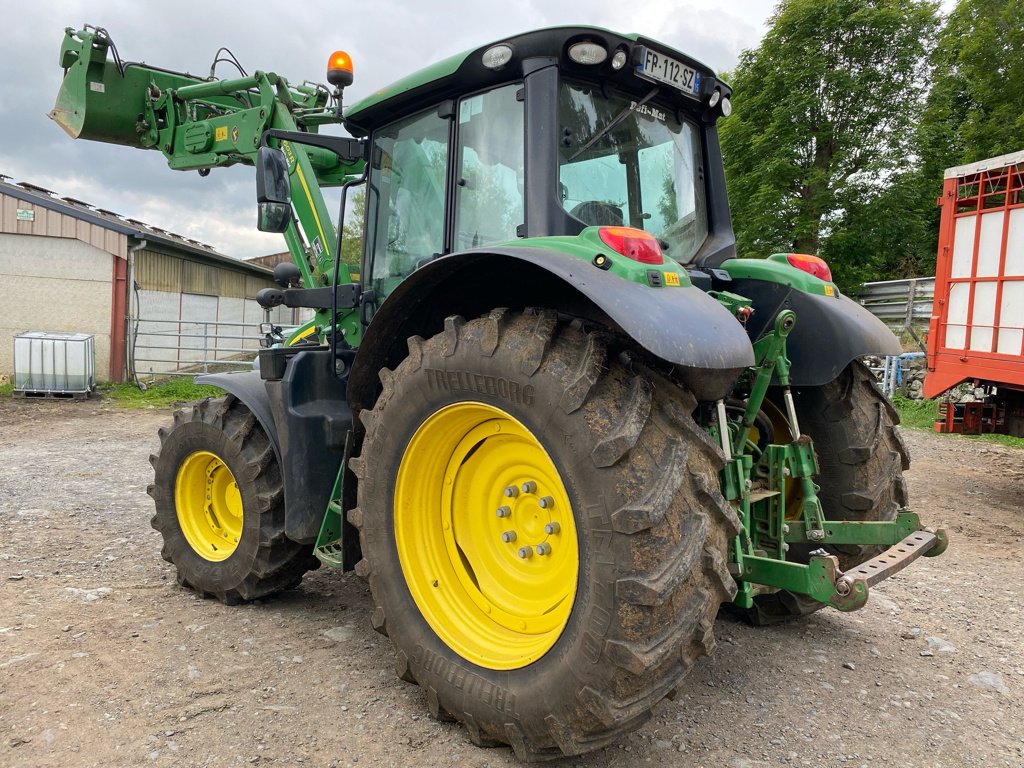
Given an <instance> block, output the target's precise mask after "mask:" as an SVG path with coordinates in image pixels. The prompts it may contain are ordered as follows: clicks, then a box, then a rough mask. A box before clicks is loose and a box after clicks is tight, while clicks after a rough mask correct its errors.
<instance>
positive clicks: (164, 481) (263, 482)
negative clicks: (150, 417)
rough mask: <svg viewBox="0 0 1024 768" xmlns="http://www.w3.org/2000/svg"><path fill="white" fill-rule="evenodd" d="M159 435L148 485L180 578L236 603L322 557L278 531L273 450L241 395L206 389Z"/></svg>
mask: <svg viewBox="0 0 1024 768" xmlns="http://www.w3.org/2000/svg"><path fill="white" fill-rule="evenodd" d="M159 435H160V450H159V451H158V452H157V453H156V454H155V455H153V456H150V457H149V461H150V463H151V464H152V465H153V470H154V480H153V484H152V485H151V486H149V488H148V489H147V491H148V493H149V495H150V496H152V497H153V501H154V502H155V504H156V514H154V515H153V519H152V521H151V522H152V525H153V528H155V529H156V530H157V531H159V532H160V534H161V535H162V536H163V552H162V554H163V558H164V560H166V561H167V562H169V563H173V564H174V566H175V567H176V568H177V580H178V584H180V585H181V586H184V587H188V588H190V589H193V590H195V591H196V592H197V593H199V594H200V595H202V596H204V597H214V598H216V599H218V600H220V601H221V602H222V603H227V604H236V603H240V602H244V601H246V600H255V599H257V598H261V597H266V596H268V595H272V594H274V593H275V592H280V591H282V590H285V589H290V588H291V587H295V586H298V584H299V582H300V581H301V580H302V576H303V574H304V573H306V571H310V570H313V569H314V568H317V567H319V565H320V563H319V561H318V560H317V559H316V558H315V557H314V556H313V554H312V552H311V550H310V547H309V546H307V545H299V544H296V543H295V542H293V541H291V540H289V539H288V538H286V537H285V533H284V524H285V510H284V486H283V482H282V479H281V470H280V468H279V466H278V462H277V456H276V455H275V453H274V448H273V446H272V445H271V443H270V440H269V439H268V438H267V435H266V433H265V432H264V431H263V428H262V427H261V426H260V425H259V423H258V422H257V420H256V417H255V416H254V415H253V414H252V411H250V410H249V409H248V408H247V407H246V406H245V405H243V404H242V403H241V402H240V401H239V400H238V399H236V398H235V397H233V396H231V395H228V396H226V397H222V398H218V399H210V398H207V399H205V400H203V401H202V402H200V403H198V404H196V405H194V406H191V407H190V408H184V409H181V410H179V411H178V412H176V413H175V414H174V424H173V426H172V427H171V428H170V429H163V428H162V429H160V430H159ZM204 499H205V500H204ZM221 541H223V543H221Z"/></svg>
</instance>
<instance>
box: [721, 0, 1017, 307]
mask: <svg viewBox="0 0 1024 768" xmlns="http://www.w3.org/2000/svg"><path fill="white" fill-rule="evenodd" d="M938 20H939V19H938V15H937V9H936V7H935V5H934V4H932V3H928V2H912V1H911V0H874V1H873V2H871V1H868V0H825V1H824V2H814V1H813V0H782V2H780V4H779V5H778V6H777V8H776V11H775V14H774V16H773V17H772V19H771V22H770V23H771V29H770V31H769V32H768V34H767V35H766V36H765V38H764V40H763V41H762V43H761V45H760V46H759V47H758V48H757V49H755V50H753V51H748V52H746V53H744V55H743V57H742V58H741V61H740V64H739V66H738V67H737V70H736V72H735V73H734V81H733V82H734V87H735V94H734V96H735V98H734V101H735V105H736V114H735V115H734V116H733V117H731V118H729V119H728V120H725V121H723V123H722V124H721V129H720V130H721V134H722V146H723V152H724V154H725V162H726V171H727V174H728V177H729V194H730V200H731V203H732V208H733V219H734V224H735V227H736V230H737V243H738V247H739V251H740V254H741V255H745V256H760V255H764V254H766V253H769V252H771V251H773V250H778V249H790V248H791V249H793V250H807V251H812V252H818V253H821V255H823V256H824V257H825V258H826V259H827V260H828V261H829V263H830V264H831V265H832V267H833V272H834V274H836V276H837V279H838V281H839V282H840V284H841V285H844V286H846V287H853V286H854V285H856V284H857V283H859V282H861V281H864V280H880V279H893V278H899V277H912V276H920V275H927V274H931V273H932V272H933V270H934V267H935V252H936V245H937V238H938V221H939V217H938V209H937V208H936V205H935V202H936V199H937V198H938V196H939V195H940V194H941V191H942V178H943V171H944V169H946V168H949V167H951V166H955V165H960V164H964V163H970V162H974V161H977V160H981V159H984V158H988V157H994V156H996V155H1001V154H1006V153H1009V152H1016V151H1020V150H1024V0H959V1H958V3H957V5H956V6H955V8H954V9H953V10H952V12H951V13H950V15H949V17H948V18H947V19H946V20H945V23H944V24H942V25H941V27H940V25H939V24H938Z"/></svg>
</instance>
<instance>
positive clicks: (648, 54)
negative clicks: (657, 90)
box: [636, 48, 700, 99]
mask: <svg viewBox="0 0 1024 768" xmlns="http://www.w3.org/2000/svg"><path fill="white" fill-rule="evenodd" d="M636 73H637V74H638V75H640V77H645V78H647V79H648V80H654V81H655V82H658V83H667V84H668V85H671V86H673V87H675V88H678V89H679V90H681V91H682V92H683V93H685V94H686V95H687V96H692V97H694V98H697V99H699V98H700V72H697V71H695V70H693V69H691V68H690V67H688V66H686V65H685V64H683V63H682V62H679V61H676V60H675V59H673V58H672V57H670V56H666V55H664V54H663V53H658V52H657V51H652V50H651V49H650V48H648V49H647V50H646V51H645V52H644V60H643V63H642V64H640V65H639V66H638V67H637V68H636Z"/></svg>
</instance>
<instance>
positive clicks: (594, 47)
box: [569, 41, 608, 64]
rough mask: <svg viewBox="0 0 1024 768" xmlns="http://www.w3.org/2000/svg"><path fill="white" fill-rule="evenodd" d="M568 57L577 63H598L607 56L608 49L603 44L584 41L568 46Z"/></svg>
mask: <svg viewBox="0 0 1024 768" xmlns="http://www.w3.org/2000/svg"><path fill="white" fill-rule="evenodd" d="M569 58H570V59H572V60H573V61H575V62H576V63H577V64H600V63H601V62H602V61H604V60H605V59H607V58H608V49H606V48H605V47H604V46H603V45H598V44H597V43H591V42H590V41H584V42H582V43H576V44H575V45H570V46H569Z"/></svg>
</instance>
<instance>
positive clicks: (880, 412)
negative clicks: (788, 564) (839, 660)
mask: <svg viewBox="0 0 1024 768" xmlns="http://www.w3.org/2000/svg"><path fill="white" fill-rule="evenodd" d="M793 399H794V402H795V404H796V410H797V417H798V418H799V419H800V428H801V430H802V431H803V432H804V433H806V434H808V435H810V436H811V438H812V439H813V440H814V447H815V450H816V451H817V454H818V464H819V467H820V469H821V473H820V475H819V476H818V477H817V478H816V479H815V483H816V484H818V485H820V486H821V490H820V491H819V492H818V498H819V499H820V501H821V506H822V510H823V511H824V513H825V517H826V518H827V519H829V520H858V521H868V520H893V519H895V517H896V513H897V512H898V511H899V510H900V509H901V508H902V507H905V506H906V505H907V486H906V483H905V482H904V480H903V472H904V471H905V470H907V469H909V468H910V454H909V453H908V452H907V447H906V445H905V444H904V442H903V438H902V437H901V436H900V434H899V431H898V430H897V428H896V427H897V425H898V424H899V421H900V419H899V415H898V414H897V413H896V409H895V408H893V407H892V404H891V403H890V402H889V401H888V400H887V399H886V398H885V396H884V395H883V394H882V393H881V391H880V390H879V389H878V386H877V384H876V383H875V377H874V376H873V375H872V374H871V371H869V370H868V369H867V368H866V367H865V366H864V365H863V364H861V363H860V362H857V361H854V362H852V363H850V365H849V366H847V367H846V369H845V370H844V371H843V372H842V373H841V374H840V375H839V377H838V378H836V379H835V380H833V381H831V382H829V383H828V384H825V385H824V386H821V387H799V388H794V390H793ZM779 401H780V405H781V398H779ZM819 546H820V545H809V544H804V545H793V547H792V549H791V550H790V556H791V558H792V559H793V560H796V561H798V562H807V561H808V560H809V558H810V552H811V551H812V550H813V549H817V548H818V547H819ZM824 548H825V549H826V550H828V551H829V552H830V553H831V554H834V555H836V556H837V557H838V558H839V567H840V569H841V570H844V571H845V570H848V569H850V568H852V567H854V566H856V565H859V564H860V563H863V562H864V561H865V560H868V559H870V558H872V557H874V556H875V555H877V554H879V553H880V552H881V551H882V550H883V549H884V547H879V546H858V545H827V546H825V547H824ZM823 607H824V604H823V603H819V602H818V601H816V600H811V599H810V598H808V597H805V596H803V595H796V594H793V593H791V592H787V591H785V590H782V591H780V592H775V593H772V594H769V595H760V596H758V597H756V598H755V599H754V607H753V608H752V609H751V610H750V611H749V616H750V619H751V621H752V622H753V623H755V624H773V623H776V622H778V621H784V620H786V619H789V618H793V617H795V616H804V615H807V614H809V613H813V612H814V611H817V610H819V609H820V608H823Z"/></svg>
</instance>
